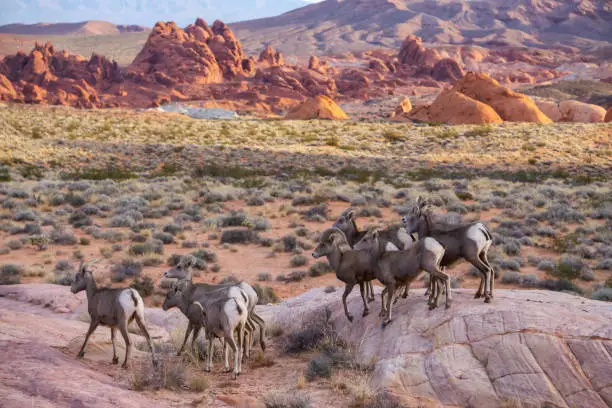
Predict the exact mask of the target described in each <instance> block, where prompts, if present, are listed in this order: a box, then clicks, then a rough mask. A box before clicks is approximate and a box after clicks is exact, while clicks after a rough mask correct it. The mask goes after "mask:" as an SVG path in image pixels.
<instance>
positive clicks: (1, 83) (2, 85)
mask: <svg viewBox="0 0 612 408" xmlns="http://www.w3.org/2000/svg"><path fill="white" fill-rule="evenodd" d="M16 97H17V92H15V88H14V87H13V84H12V83H11V81H9V80H8V78H7V77H5V76H4V75H2V74H0V100H2V101H10V100H12V99H15V98H16Z"/></svg>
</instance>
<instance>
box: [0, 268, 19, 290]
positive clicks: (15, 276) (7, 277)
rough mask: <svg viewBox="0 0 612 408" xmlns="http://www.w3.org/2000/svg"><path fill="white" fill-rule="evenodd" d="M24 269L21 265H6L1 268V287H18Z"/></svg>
mask: <svg viewBox="0 0 612 408" xmlns="http://www.w3.org/2000/svg"><path fill="white" fill-rule="evenodd" d="M23 272H24V269H23V266H21V265H16V264H6V265H2V268H0V285H16V284H19V283H20V282H21V275H22V274H23Z"/></svg>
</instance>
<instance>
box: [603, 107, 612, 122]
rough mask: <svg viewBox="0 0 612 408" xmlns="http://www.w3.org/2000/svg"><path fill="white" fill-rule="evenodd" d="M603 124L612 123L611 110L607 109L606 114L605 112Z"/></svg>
mask: <svg viewBox="0 0 612 408" xmlns="http://www.w3.org/2000/svg"><path fill="white" fill-rule="evenodd" d="M604 122H612V108H610V109H608V112H606V116H605V117H604Z"/></svg>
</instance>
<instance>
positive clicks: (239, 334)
mask: <svg viewBox="0 0 612 408" xmlns="http://www.w3.org/2000/svg"><path fill="white" fill-rule="evenodd" d="M245 298H246V295H244V292H243V296H238V297H222V298H219V299H216V300H214V301H211V302H208V303H206V302H205V303H202V302H198V301H195V302H193V303H192V305H191V306H190V308H189V310H188V313H189V316H192V317H193V315H194V313H195V314H196V316H197V311H199V313H200V314H201V316H202V323H203V325H204V327H206V337H207V339H208V356H207V357H208V360H207V362H206V367H205V368H204V370H205V371H208V372H210V371H211V370H212V356H213V340H214V339H215V338H222V339H224V341H225V342H224V346H223V352H224V356H225V371H226V372H228V371H230V368H229V361H228V345H229V347H231V348H232V351H233V352H234V369H233V371H232V378H233V379H234V380H235V379H236V378H237V377H238V375H239V374H240V372H241V371H242V355H241V352H242V348H243V344H242V342H243V339H244V330H245V326H246V322H247V318H248V310H247V306H246V302H245V301H244V299H245ZM194 308H197V310H194ZM234 333H235V334H236V337H234Z"/></svg>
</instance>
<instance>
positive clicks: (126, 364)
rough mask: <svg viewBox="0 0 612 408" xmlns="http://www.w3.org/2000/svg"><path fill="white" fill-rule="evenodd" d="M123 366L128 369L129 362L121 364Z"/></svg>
mask: <svg viewBox="0 0 612 408" xmlns="http://www.w3.org/2000/svg"><path fill="white" fill-rule="evenodd" d="M121 368H123V369H125V370H127V368H128V363H127V362H126V363H123V364H121Z"/></svg>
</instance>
